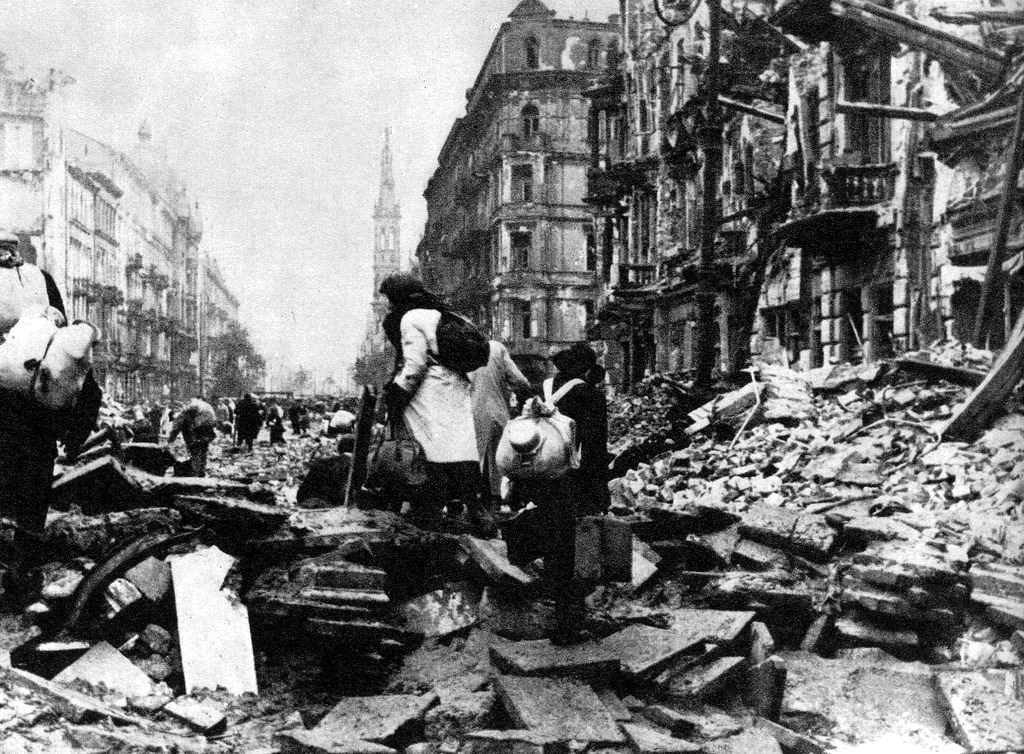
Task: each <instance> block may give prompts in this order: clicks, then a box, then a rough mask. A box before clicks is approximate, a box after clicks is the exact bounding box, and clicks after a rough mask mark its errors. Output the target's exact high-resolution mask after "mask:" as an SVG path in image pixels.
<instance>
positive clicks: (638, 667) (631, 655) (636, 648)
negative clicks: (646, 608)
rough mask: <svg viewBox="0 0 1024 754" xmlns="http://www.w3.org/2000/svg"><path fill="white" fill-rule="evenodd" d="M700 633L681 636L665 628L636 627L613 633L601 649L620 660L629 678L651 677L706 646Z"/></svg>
mask: <svg viewBox="0 0 1024 754" xmlns="http://www.w3.org/2000/svg"><path fill="white" fill-rule="evenodd" d="M699 633H700V632H692V633H689V634H681V633H679V632H678V631H672V630H668V629H663V628H654V627H653V626H646V625H642V624H634V625H632V626H629V627H627V628H624V629H623V630H622V631H619V632H618V633H615V634H612V635H611V636H609V637H608V638H606V639H605V640H604V641H602V642H601V647H602V648H603V649H604V650H605V651H608V652H610V653H611V654H613V655H614V656H615V657H618V659H619V663H620V666H621V669H622V673H623V674H625V675H626V676H628V677H632V678H640V677H650V676H652V675H654V674H656V673H657V672H658V671H660V670H661V669H663V668H664V667H666V666H667V665H669V664H671V663H672V661H673V660H675V659H676V658H677V657H678V656H679V655H681V654H683V653H684V652H686V651H687V650H690V649H692V648H693V647H696V646H697V645H699V644H701V643H703V641H704V637H703V636H701V635H696V634H699Z"/></svg>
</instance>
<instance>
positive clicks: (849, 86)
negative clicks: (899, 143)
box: [844, 53, 890, 165]
mask: <svg viewBox="0 0 1024 754" xmlns="http://www.w3.org/2000/svg"><path fill="white" fill-rule="evenodd" d="M889 62H890V58H889V56H888V55H883V54H879V53H865V54H860V55H851V56H848V57H846V58H845V59H844V69H845V72H846V82H845V83H846V99H847V100H848V101H850V102H870V103H874V104H881V105H887V104H889ZM888 146H889V145H888V139H886V122H885V119H884V118H876V117H872V116H869V115H866V114H864V113H849V114H847V116H846V151H847V154H848V155H849V156H850V157H851V158H852V160H853V161H854V163H859V164H861V165H879V164H882V163H885V162H888V161H889V148H888Z"/></svg>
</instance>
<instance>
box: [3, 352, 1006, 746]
mask: <svg viewBox="0 0 1024 754" xmlns="http://www.w3.org/2000/svg"><path fill="white" fill-rule="evenodd" d="M958 354H959V356H958ZM963 354H964V352H963V351H962V350H961V351H959V352H958V351H956V350H955V349H954V350H952V351H950V352H947V353H945V354H936V353H930V354H918V355H917V356H915V357H913V358H914V360H916V361H917V362H921V363H909V362H907V360H906V359H904V360H901V362H899V363H895V362H894V363H879V364H872V365H867V366H860V367H849V366H837V367H829V368H825V369H822V370H816V371H814V372H810V373H803V374H801V373H796V372H792V371H789V370H787V369H784V368H781V367H773V366H761V367H760V368H759V369H757V370H755V371H754V372H752V373H751V375H750V382H749V383H748V384H746V385H743V386H740V387H739V388H738V389H734V390H728V391H725V392H722V393H721V394H720V395H718V396H717V397H716V398H715V399H714V400H713V401H711V402H706V403H703V404H700V401H699V399H698V398H696V397H695V396H694V394H693V393H692V390H691V388H690V386H689V385H688V384H687V383H686V382H685V381H684V380H682V379H681V376H679V375H675V376H662V375H658V376H655V377H652V378H649V379H648V380H647V381H645V383H644V384H642V385H640V386H639V388H638V390H637V391H636V392H635V393H634V394H633V395H631V396H630V395H627V396H618V397H616V398H614V399H613V402H612V406H611V433H612V440H613V442H614V447H613V450H614V452H615V454H616V463H618V464H619V467H620V469H622V470H623V472H624V473H623V474H622V476H619V477H617V478H616V479H615V480H614V481H613V482H612V483H611V490H612V500H613V509H612V512H611V515H612V516H614V517H615V518H616V519H617V520H618V521H620V522H623V524H625V525H628V528H629V530H630V531H631V532H632V542H633V544H632V559H631V562H628V563H624V564H622V567H621V568H619V570H620V571H621V570H624V571H625V573H627V574H628V575H629V577H630V578H629V580H628V581H620V582H616V583H608V584H604V585H602V586H598V587H597V588H595V589H594V590H593V591H592V593H591V594H590V597H589V598H588V605H589V617H588V625H587V628H588V629H590V631H591V633H592V634H593V637H594V639H593V641H590V642H588V643H585V644H582V645H575V646H569V647H558V646H553V645H552V644H551V643H550V642H549V641H548V640H547V639H545V638H543V637H544V636H545V635H546V633H547V630H548V628H549V621H550V618H551V615H552V611H553V603H552V601H551V600H550V599H549V598H548V593H547V591H546V586H545V584H544V581H543V579H542V576H543V571H542V564H541V563H540V562H536V563H533V564H528V565H525V566H521V567H520V566H516V565H513V564H512V563H511V562H510V561H509V560H508V557H507V552H506V547H505V543H504V542H503V541H501V540H499V539H496V540H490V541H485V540H480V539H476V538H474V537H472V536H470V535H469V534H468V533H466V532H464V531H461V530H459V528H458V527H457V526H456V525H452V526H451V527H449V528H447V529H445V530H442V531H437V532H425V531H421V530H419V529H417V528H415V527H414V526H411V525H410V524H409V523H408V522H406V521H405V520H403V519H402V518H401V517H400V516H398V515H396V514H394V513H390V512H384V511H361V510H355V509H351V510H350V509H344V508H339V507H331V506H330V505H329V504H327V503H323V502H319V501H317V500H315V499H314V500H307V501H304V503H303V506H304V507H300V506H299V505H297V504H296V502H295V501H296V494H295V493H296V488H297V486H298V484H299V482H300V481H301V480H302V478H303V477H304V476H305V474H306V469H307V467H308V464H309V463H310V461H311V460H312V459H314V458H317V457H329V456H330V454H331V452H332V450H331V448H330V446H329V445H328V443H327V441H326V440H324V441H321V440H319V439H312V438H291V439H289V441H288V443H287V444H286V445H285V446H279V447H276V448H274V447H269V446H258V447H257V449H256V450H255V451H254V452H253V454H246V453H242V454H239V453H236V452H234V451H232V450H230V449H229V448H228V447H227V446H225V445H220V444H218V445H217V446H215V449H214V453H213V458H212V460H211V468H213V469H214V470H215V474H216V476H215V477H213V478H206V479H188V478H181V477H172V476H163V475H162V474H160V473H156V472H157V471H158V470H159V466H160V463H161V462H159V461H158V462H156V463H157V468H152V467H150V468H149V469H148V470H144V469H143V468H140V466H146V465H147V464H146V463H145V462H143V461H140V460H139V458H141V457H147V458H149V459H150V461H152V452H148V451H145V449H136V450H134V451H132V452H127V451H126V452H125V453H124V454H123V455H122V458H121V459H116V458H114V457H113V456H110V455H105V454H103V453H98V454H94V457H92V458H87V459H84V460H83V461H82V462H81V463H80V464H79V465H78V466H76V467H74V468H71V469H67V470H65V471H64V472H63V474H62V475H61V476H59V477H58V478H57V480H56V481H55V489H56V490H57V491H58V500H59V501H60V507H62V508H65V509H66V510H61V511H56V512H54V513H52V514H51V518H50V521H49V522H48V527H47V540H48V541H47V546H48V547H49V552H50V553H51V555H52V557H51V561H52V562H51V563H50V564H49V565H48V566H47V569H46V576H47V577H46V585H45V588H44V591H43V597H42V599H41V600H40V601H39V602H38V603H36V604H33V605H31V606H29V607H28V609H27V610H26V611H25V612H24V613H22V614H19V615H3V616H2V625H0V629H2V637H0V638H2V641H3V648H4V649H5V650H6V651H5V653H4V655H3V662H2V665H3V667H2V668H0V696H2V700H3V701H2V704H0V729H2V735H3V737H4V742H5V743H4V746H5V748H4V750H5V751H28V752H36V751H38V752H43V751H61V750H75V751H169V752H170V751H224V752H228V751H239V752H241V751H247V752H251V751H268V752H269V751H280V752H386V751H395V750H406V751H410V752H414V753H415V754H422V753H423V752H444V753H445V754H455V753H456V752H463V753H465V754H473V753H475V752H481V753H486V754H497V753H499V752H501V753H503V752H517V753H518V752H537V753H538V754H540V753H541V752H551V751H555V750H559V751H562V750H566V747H569V746H571V747H572V748H575V749H577V750H581V751H582V750H591V751H610V750H615V751H621V752H627V751H635V752H639V753H640V754H647V753H648V752H663V753H665V752H690V751H704V752H709V753H711V754H717V753H723V752H736V754H739V753H740V752H744V753H745V752H762V751H763V752H778V751H785V752H817V751H827V750H837V751H864V752H867V751H872V752H889V751H900V752H904V751H930V752H959V751H969V752H989V751H1024V722H1022V721H1024V701H1022V698H1021V693H1020V691H1019V688H1020V677H1021V666H1022V664H1024V576H1022V564H1024V526H1022V524H1021V499H1022V497H1024V483H1022V482H1021V481H1020V480H1021V477H1022V474H1021V471H1022V470H1024V458H1022V453H1021V451H1022V449H1024V415H1022V414H1020V413H1018V412H1017V411H1016V404H1012V405H1010V406H1008V411H1007V412H1006V413H1005V415H1003V416H1002V417H1001V418H1000V419H999V420H998V421H997V422H996V423H995V424H994V425H993V426H991V427H989V428H988V429H987V430H986V431H985V432H984V433H983V434H982V435H981V436H980V437H979V439H978V440H977V441H975V442H973V443H970V444H966V443H951V442H942V441H941V440H940V436H939V433H940V431H941V429H940V428H941V426H942V425H943V422H945V421H947V420H948V419H949V417H950V416H951V415H952V414H953V412H954V411H955V409H956V407H957V406H960V405H962V404H963V402H964V401H965V398H966V396H967V394H968V392H969V390H970V388H969V387H967V386H965V385H964V384H963V383H965V380H964V379H959V378H957V377H956V374H955V373H954V372H953V371H951V370H953V369H963V370H973V371H974V372H976V373H980V372H979V370H978V368H979V367H982V368H983V367H985V366H986V365H987V364H988V363H990V361H986V359H987V357H986V355H985V354H968V355H969V356H970V357H971V359H972V360H973V362H974V363H968V364H965V363H963V359H962V358H960V357H962V356H963ZM922 363H923V364H925V366H922ZM944 370H945V371H944ZM943 377H947V378H949V377H952V379H953V380H954V381H949V380H948V379H942V378H943ZM961 377H962V375H961ZM957 383H960V384H957ZM966 383H968V384H969V383H970V380H966ZM698 404H700V405H698ZM154 452H155V451H154ZM133 453H134V455H133ZM652 453H653V454H654V455H653V456H652V455H651V454H652ZM641 458H642V459H643V460H640V459H641ZM131 461H134V463H133V462H131ZM588 557H589V556H588V554H587V552H586V551H583V552H581V554H580V555H579V556H578V560H579V561H581V562H580V563H579V568H580V569H581V570H587V569H588V568H590V567H591V566H592V565H593V564H592V563H588V562H585V561H587V559H588ZM591 570H592V569H591Z"/></svg>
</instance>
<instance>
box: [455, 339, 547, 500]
mask: <svg viewBox="0 0 1024 754" xmlns="http://www.w3.org/2000/svg"><path fill="white" fill-rule="evenodd" d="M488 346H489V349H490V355H489V356H488V359H487V365H486V366H483V367H481V368H480V369H477V370H476V371H474V372H471V373H470V375H469V379H470V382H471V383H472V384H473V424H474V426H475V429H476V447H477V452H478V453H479V454H480V472H481V474H482V475H483V482H484V488H485V491H486V495H487V497H488V501H489V505H488V508H489V509H490V512H491V513H492V514H493V512H494V510H496V507H497V504H498V502H499V501H500V500H501V473H500V472H499V471H498V468H497V465H496V464H495V458H494V457H495V454H496V453H497V450H498V441H499V440H500V439H501V432H502V430H503V429H504V428H505V425H506V424H508V420H509V418H510V413H509V407H510V405H511V398H512V394H513V393H515V394H516V396H517V397H518V398H519V404H520V405H522V404H523V403H524V401H525V399H526V397H527V395H528V394H530V393H531V392H533V388H532V387H531V385H530V381H529V380H527V379H526V377H524V376H523V373H522V372H521V371H520V370H519V367H518V366H516V363H515V362H514V361H512V356H511V354H509V352H508V349H507V348H506V347H505V346H504V345H503V344H501V343H499V342H498V341H496V340H492V341H490V343H489V344H488Z"/></svg>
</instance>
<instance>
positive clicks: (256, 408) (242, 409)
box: [235, 393, 263, 450]
mask: <svg viewBox="0 0 1024 754" xmlns="http://www.w3.org/2000/svg"><path fill="white" fill-rule="evenodd" d="M262 423H263V411H262V409H261V408H260V404H259V403H257V402H256V398H255V397H254V396H253V394H252V393H246V394H245V396H244V397H243V398H242V400H240V401H239V402H238V405H237V406H236V407H235V434H236V436H237V440H238V444H239V445H245V446H246V447H247V448H248V449H249V450H252V444H253V443H254V442H255V441H256V436H257V435H259V433H260V425H261V424H262Z"/></svg>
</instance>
